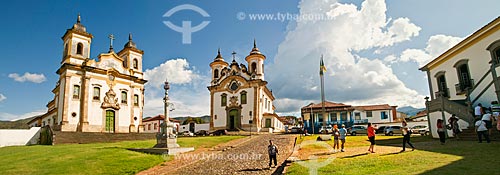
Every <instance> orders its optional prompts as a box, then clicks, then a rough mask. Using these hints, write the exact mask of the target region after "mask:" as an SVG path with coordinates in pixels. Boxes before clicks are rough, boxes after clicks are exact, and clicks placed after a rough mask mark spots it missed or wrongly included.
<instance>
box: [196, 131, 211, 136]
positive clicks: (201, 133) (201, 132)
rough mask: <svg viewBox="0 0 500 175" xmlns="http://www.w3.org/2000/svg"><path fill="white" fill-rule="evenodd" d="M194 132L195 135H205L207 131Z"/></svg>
mask: <svg viewBox="0 0 500 175" xmlns="http://www.w3.org/2000/svg"><path fill="white" fill-rule="evenodd" d="M194 134H195V135H197V136H207V135H208V134H209V133H208V131H205V130H199V131H197V132H196V133H194Z"/></svg>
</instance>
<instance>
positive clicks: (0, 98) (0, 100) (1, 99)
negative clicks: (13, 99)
mask: <svg viewBox="0 0 500 175" xmlns="http://www.w3.org/2000/svg"><path fill="white" fill-rule="evenodd" d="M6 99H7V97H5V95H3V94H0V102H2V101H4V100H6Z"/></svg>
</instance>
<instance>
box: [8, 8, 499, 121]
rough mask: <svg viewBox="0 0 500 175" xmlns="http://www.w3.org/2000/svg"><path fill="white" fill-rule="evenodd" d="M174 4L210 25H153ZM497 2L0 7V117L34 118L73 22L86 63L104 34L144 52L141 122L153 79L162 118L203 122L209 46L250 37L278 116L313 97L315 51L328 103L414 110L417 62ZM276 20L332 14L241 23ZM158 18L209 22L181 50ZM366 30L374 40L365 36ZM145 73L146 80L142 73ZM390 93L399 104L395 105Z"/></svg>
mask: <svg viewBox="0 0 500 175" xmlns="http://www.w3.org/2000/svg"><path fill="white" fill-rule="evenodd" d="M182 4H192V5H195V6H198V7H200V8H202V9H203V10H205V11H206V12H207V13H208V14H209V15H210V17H202V16H200V15H199V14H198V13H196V12H193V11H179V12H177V13H175V14H174V15H172V16H171V17H169V18H164V17H162V16H163V14H164V13H165V12H167V11H168V10H170V9H172V8H173V7H176V6H178V5H182ZM363 4H364V6H363ZM497 5H498V2H496V1H495V0H484V1H481V2H480V3H478V2H475V1H465V0H453V1H451V0H443V1H434V0H418V1H410V0H398V1H387V2H385V1H383V0H367V1H362V0H354V1H347V0H343V1H342V0H341V1H338V2H337V1H314V2H313V1H298V0H289V1H282V0H256V1H232V0H218V1H132V0H128V1H57V2H56V1H12V2H5V3H3V5H2V7H0V20H1V21H2V22H3V25H2V27H1V28H0V38H2V42H0V50H1V53H2V61H3V64H2V69H0V120H13V119H18V118H23V117H28V116H31V115H34V114H39V113H41V112H44V111H45V110H46V108H45V105H46V103H47V102H48V101H50V100H51V99H52V98H53V94H52V93H51V90H52V89H53V88H54V86H55V83H56V81H57V79H58V75H57V74H56V73H55V71H56V70H57V69H58V68H59V66H60V59H61V53H62V48H63V46H62V40H61V36H62V35H63V34H64V32H65V30H66V29H68V28H70V27H71V26H72V25H73V24H74V23H75V21H76V15H77V14H78V13H80V14H81V16H82V24H83V25H85V26H86V27H87V31H88V32H90V33H92V34H93V35H94V38H93V40H92V46H91V57H92V58H96V57H97V55H98V54H99V53H102V52H106V51H107V50H108V46H109V39H108V38H107V35H109V34H113V35H115V37H116V40H115V41H114V46H115V48H119V49H121V48H122V46H123V44H125V42H126V41H127V36H128V33H132V35H133V40H134V41H135V42H136V44H137V46H138V47H139V48H140V49H142V50H144V51H145V55H144V61H143V68H144V71H145V72H146V76H147V77H151V80H150V83H149V85H147V86H146V100H147V101H146V107H145V117H146V116H149V115H155V114H157V113H160V112H161V97H160V95H159V94H161V89H160V88H159V86H158V85H159V84H160V83H161V81H162V79H163V78H164V77H169V79H171V80H172V84H173V86H172V93H171V94H172V96H171V97H172V99H173V101H174V104H175V105H176V110H175V112H174V113H173V115H178V116H182V115H195V116H196V115H204V114H209V110H208V109H209V108H208V104H209V99H208V95H209V94H208V90H207V89H206V86H207V85H208V82H209V80H207V79H208V77H209V73H210V68H209V66H208V64H209V63H210V62H211V61H212V60H213V58H214V57H215V56H216V52H217V48H219V47H220V48H221V50H222V54H223V57H224V58H225V59H226V61H230V60H231V54H230V53H231V52H232V51H236V52H237V53H238V54H237V60H238V61H240V62H241V61H243V59H242V58H244V57H245V56H246V55H248V53H249V51H250V50H251V47H252V41H253V39H254V38H255V39H256V40H257V46H258V47H259V48H260V50H261V51H262V52H263V53H264V54H265V55H266V56H267V59H266V80H267V81H269V85H268V86H269V88H271V89H273V92H274V95H275V96H276V97H277V101H276V103H275V105H276V107H277V112H279V113H282V114H294V113H296V112H297V111H298V110H299V108H300V106H301V105H304V104H307V103H309V102H312V101H316V102H317V101H318V100H319V94H318V92H319V91H318V89H317V84H318V82H319V77H318V75H317V72H318V59H319V55H320V54H325V64H326V66H327V68H328V72H327V78H326V80H327V89H326V93H327V99H328V100H331V101H336V102H344V103H349V104H373V103H389V104H391V105H399V106H406V105H412V106H416V107H421V106H423V102H422V97H423V96H426V95H428V86H427V83H426V82H427V80H426V79H425V74H424V73H422V72H420V71H418V68H419V64H422V63H425V62H426V61H428V60H429V59H431V58H432V57H433V56H436V54H437V53H438V52H439V51H441V52H442V51H444V50H446V49H447V48H448V47H449V46H452V45H453V44H456V42H458V41H460V39H463V38H464V37H466V36H467V35H469V34H471V33H472V32H474V31H476V30H477V29H479V28H480V27H482V26H483V25H485V24H487V23H488V22H489V21H491V20H493V19H494V18H496V17H497V16H498V15H499V14H498V9H496V7H497ZM384 8H385V9H384ZM239 12H243V13H245V14H246V16H245V17H246V18H245V19H244V20H239V19H238V18H237V14H239ZM276 13H281V14H292V15H296V14H302V15H304V14H308V13H314V14H321V15H325V16H328V15H330V16H336V17H335V19H333V20H331V21H330V20H323V21H319V22H315V21H294V20H284V21H275V20H250V19H249V18H250V15H251V14H276ZM166 20H169V21H172V23H174V24H177V25H181V23H182V21H184V20H190V21H192V24H193V26H194V25H197V24H199V23H201V22H202V21H210V23H209V25H208V26H207V27H205V28H203V29H202V30H200V31H198V32H195V33H193V35H192V43H191V44H182V42H181V34H180V33H178V32H175V31H173V30H171V29H170V28H168V27H166V26H165V25H164V24H163V21H166ZM354 22H357V23H354ZM359 23H361V24H362V25H359ZM361 28H363V29H361ZM366 28H368V29H373V30H370V31H376V32H373V34H372V35H371V36H367V35H365V34H366V31H364V29H366ZM379 30H380V31H379ZM377 32H380V33H377ZM367 38H375V39H374V40H377V41H378V42H371V41H370V40H369V39H367ZM381 43H383V44H381ZM155 68H156V70H158V71H152V70H155ZM162 68H169V70H162ZM148 70H149V72H148ZM352 74H359V75H363V77H356V76H353V75H352ZM24 75H26V76H24ZM366 80H370V82H365V81H366ZM371 80H377V81H371ZM394 93H396V94H397V93H399V94H405V95H402V96H401V97H396V96H394ZM391 94H393V95H391Z"/></svg>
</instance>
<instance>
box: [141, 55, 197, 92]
mask: <svg viewBox="0 0 500 175" xmlns="http://www.w3.org/2000/svg"><path fill="white" fill-rule="evenodd" d="M167 77H168V81H169V82H170V83H172V84H185V83H189V82H191V80H193V79H194V78H196V77H197V75H196V74H194V73H193V70H189V63H188V62H187V60H186V59H181V58H177V59H173V60H168V61H166V62H165V63H162V64H161V65H160V66H157V67H154V68H153V69H147V70H146V71H144V78H145V79H146V80H148V81H149V83H148V85H149V86H151V87H154V88H163V83H164V82H165V79H166V78H167Z"/></svg>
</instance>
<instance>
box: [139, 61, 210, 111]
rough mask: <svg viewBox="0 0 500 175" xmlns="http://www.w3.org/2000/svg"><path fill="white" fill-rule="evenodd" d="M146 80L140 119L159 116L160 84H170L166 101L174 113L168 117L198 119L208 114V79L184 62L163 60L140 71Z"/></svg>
mask: <svg viewBox="0 0 500 175" xmlns="http://www.w3.org/2000/svg"><path fill="white" fill-rule="evenodd" d="M144 76H145V79H146V80H148V83H147V84H146V89H147V90H146V91H145V104H144V117H149V116H154V115H158V114H163V113H164V109H163V106H164V105H163V96H164V93H165V91H164V89H163V83H164V82H165V79H166V78H168V81H169V83H170V90H169V99H170V102H171V103H173V104H174V109H175V110H174V111H172V112H170V113H169V116H173V117H177V116H188V115H189V116H201V115H208V114H210V113H209V111H210V93H209V91H208V89H207V86H208V84H209V82H210V77H206V76H203V75H200V74H199V73H197V72H196V71H195V69H194V68H193V67H190V66H189V63H188V61H187V60H186V59H180V58H178V59H172V60H167V61H165V62H164V63H163V64H161V65H159V66H157V67H154V68H153V69H148V70H146V71H145V72H144Z"/></svg>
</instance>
